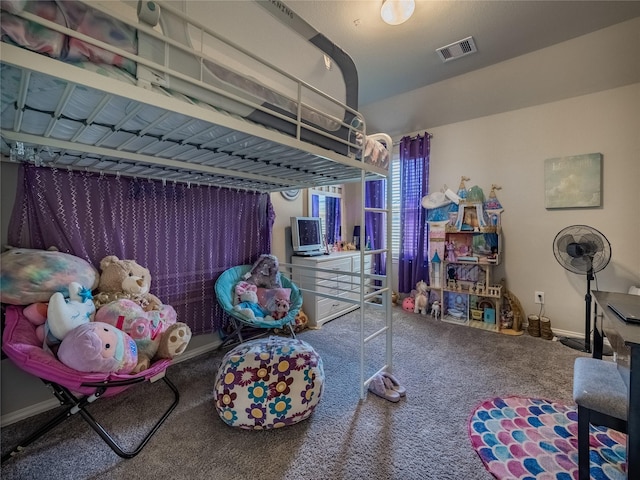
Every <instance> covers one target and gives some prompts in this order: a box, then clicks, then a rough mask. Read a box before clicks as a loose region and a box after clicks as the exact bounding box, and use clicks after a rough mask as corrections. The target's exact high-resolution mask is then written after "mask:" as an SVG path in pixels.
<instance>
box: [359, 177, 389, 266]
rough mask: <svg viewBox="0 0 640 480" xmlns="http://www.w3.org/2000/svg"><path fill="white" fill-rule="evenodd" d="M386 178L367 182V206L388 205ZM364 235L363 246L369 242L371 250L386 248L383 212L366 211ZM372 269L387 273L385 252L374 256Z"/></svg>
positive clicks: (379, 206)
mask: <svg viewBox="0 0 640 480" xmlns="http://www.w3.org/2000/svg"><path fill="white" fill-rule="evenodd" d="M386 184H387V182H386V181H385V180H372V181H368V182H366V183H365V193H364V205H365V207H367V208H385V207H386ZM364 225H365V227H364V237H363V238H362V239H361V240H360V244H361V245H362V248H364V247H365V246H366V245H367V244H368V245H369V248H371V250H378V249H381V248H385V246H386V243H385V237H386V236H385V230H384V229H385V221H384V218H383V214H382V213H375V212H365V214H364ZM371 260H372V271H373V273H375V274H377V275H385V274H386V273H387V267H386V263H385V261H386V257H385V255H384V254H376V255H373V257H372V259H371Z"/></svg>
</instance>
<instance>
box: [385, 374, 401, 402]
mask: <svg viewBox="0 0 640 480" xmlns="http://www.w3.org/2000/svg"><path fill="white" fill-rule="evenodd" d="M381 375H382V376H384V377H385V378H386V379H388V380H389V384H391V388H393V389H394V390H395V391H396V392H397V393H398V395H400V396H401V397H404V396H405V395H406V394H407V389H406V388H404V387H403V386H402V385H400V382H399V381H398V379H397V378H396V377H394V376H393V375H391V374H390V373H389V372H382V374H381Z"/></svg>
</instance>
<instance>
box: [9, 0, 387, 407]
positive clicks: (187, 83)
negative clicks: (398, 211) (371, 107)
mask: <svg viewBox="0 0 640 480" xmlns="http://www.w3.org/2000/svg"><path fill="white" fill-rule="evenodd" d="M116 3H119V2H83V1H78V2H2V8H3V12H2V17H1V19H2V41H3V43H2V55H1V65H0V68H1V71H0V73H1V79H0V80H1V82H2V86H3V88H2V92H1V96H0V101H1V103H0V123H1V125H2V131H1V135H2V143H1V145H0V147H1V150H2V154H3V161H16V162H29V163H34V164H36V165H41V166H46V167H52V168H65V169H71V170H83V171H87V172H99V173H100V174H115V175H126V176H133V177H140V178H148V179H153V180H160V181H162V182H181V183H187V184H196V185H204V186H206V185H210V186H217V187H227V188H232V189H240V190H247V191H257V192H279V191H286V190H290V189H304V188H310V187H317V186H326V185H335V184H342V183H351V182H361V184H362V188H363V191H364V187H365V184H366V182H368V181H370V180H376V179H385V178H387V177H388V176H389V157H390V155H389V149H390V148H391V145H392V143H391V139H390V137H389V136H388V135H386V134H373V135H372V134H369V133H368V132H367V130H366V122H365V119H364V118H363V117H362V115H361V114H360V113H359V112H358V111H357V72H356V69H355V66H354V65H353V62H352V61H351V59H350V58H349V57H348V55H347V54H346V53H345V52H344V51H343V50H342V49H340V48H339V47H337V46H336V45H334V44H333V43H332V42H330V40H328V39H327V38H326V37H325V36H324V35H322V34H320V33H318V32H317V31H315V29H313V27H311V26H310V25H309V24H307V23H306V22H305V21H304V20H302V19H301V18H300V17H298V16H297V15H296V14H295V13H294V12H293V11H292V10H291V9H289V8H288V7H286V6H285V5H284V4H283V3H282V2H270V1H259V0H258V1H256V2H255V5H257V6H258V10H262V11H264V12H263V13H264V14H265V15H266V18H268V19H269V20H266V19H265V20H264V21H265V22H266V21H269V22H272V21H274V19H275V20H277V22H278V23H279V24H280V28H283V27H282V23H284V24H285V25H286V26H287V27H289V30H292V31H294V33H295V34H296V37H298V38H301V39H302V40H303V42H302V43H304V44H306V45H307V48H308V46H309V45H311V46H312V47H313V48H314V49H315V50H319V51H320V52H321V56H319V57H318V58H322V59H323V60H324V62H325V64H326V65H327V67H328V66H329V65H330V64H331V65H334V64H335V65H338V68H336V69H335V70H336V71H338V72H340V74H341V75H342V80H341V81H338V84H339V85H338V87H337V88H336V92H335V93H334V92H332V94H327V93H324V92H323V91H322V90H320V89H319V88H317V87H315V86H314V85H312V83H311V80H312V78H309V79H308V80H302V79H301V78H300V77H298V76H296V75H292V74H290V73H288V72H287V71H285V70H283V68H282V67H279V66H276V65H275V64H272V63H270V62H269V61H266V60H264V58H263V57H264V55H263V54H262V53H259V54H257V53H254V52H252V51H249V50H247V49H245V48H243V47H242V46H240V45H238V44H236V43H233V42H230V41H228V40H226V39H224V38H223V37H222V36H221V35H219V34H218V33H217V32H216V31H214V30H213V29H211V28H209V27H207V26H205V25H204V24H203V23H200V22H199V21H197V20H195V19H194V18H190V17H189V16H188V15H187V14H185V13H184V12H183V11H181V10H180V9H179V8H175V3H176V2H171V4H168V3H166V4H165V3H162V2H139V4H138V9H137V17H138V18H137V19H127V18H125V17H123V16H122V15H120V13H119V12H116V11H115V10H113V8H115V7H114V5H115V4H116ZM242 3H246V2H242ZM214 5H215V4H214ZM183 7H184V3H183ZM261 21H262V20H261ZM285 30H286V28H285ZM45 40H46V41H45ZM292 56H295V55H292ZM331 62H335V63H331ZM327 69H329V68H327ZM335 96H338V97H340V98H336V97H335ZM388 190H389V189H388ZM390 206H391V201H390V192H389V191H388V192H387V205H386V207H385V208H383V209H373V210H372V211H374V210H375V212H376V213H381V214H383V215H384V214H385V213H386V215H387V217H388V218H389V219H390V215H389V210H390ZM365 210H366V209H365V208H364V207H363V209H362V216H361V219H362V220H361V221H362V224H364V215H365ZM388 223H389V224H390V220H389V222H388ZM390 228H391V227H390V225H388V226H387V229H386V232H387V235H388V238H390ZM389 251H390V246H389V245H388V244H387V247H386V248H385V249H381V250H379V251H370V252H364V251H363V252H362V255H361V256H362V257H363V258H362V259H361V262H362V265H364V256H365V255H377V254H384V253H385V252H389ZM386 258H387V268H386V272H387V276H390V272H391V263H390V255H386ZM284 268H287V267H286V266H285V267H284ZM365 277H368V275H367V274H366V273H364V272H362V273H361V274H360V275H359V276H358V277H357V278H355V279H354V280H353V283H354V285H359V286H360V288H359V290H358V291H359V294H358V295H356V296H355V297H354V299H352V300H351V301H354V302H358V303H360V304H361V306H364V304H365V303H370V302H369V301H370V300H371V299H372V298H374V297H378V299H379V300H380V301H379V302H378V303H379V304H381V305H383V306H384V308H385V309H386V318H387V320H386V324H385V327H384V328H383V329H382V330H381V331H380V332H379V333H376V334H375V335H376V336H377V335H383V336H384V337H385V338H386V339H387V353H386V355H385V362H386V364H385V366H383V367H382V369H390V368H391V350H390V343H391V331H392V329H391V301H390V298H391V292H390V289H389V288H388V285H387V283H386V278H385V277H384V276H376V277H375V278H374V279H373V280H376V282H373V281H372V278H365ZM365 284H366V285H369V287H367V288H365ZM374 284H375V285H376V287H375V288H371V286H372V285H374ZM364 310H365V309H364V308H361V309H360V311H361V312H362V313H361V322H364V321H365V318H364V315H365V314H364ZM362 332H364V330H363V329H362ZM365 340H366V339H365V337H364V333H362V341H363V350H364V342H365ZM382 369H381V370H382ZM362 370H363V372H364V369H362ZM363 372H361V379H362V382H361V396H362V397H364V394H365V391H366V386H367V384H368V381H369V380H368V379H365V378H364V373H363ZM376 373H377V372H376Z"/></svg>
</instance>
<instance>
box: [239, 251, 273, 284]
mask: <svg viewBox="0 0 640 480" xmlns="http://www.w3.org/2000/svg"><path fill="white" fill-rule="evenodd" d="M278 268H279V264H278V257H276V256H275V255H269V254H263V255H260V257H259V258H258V260H256V262H255V263H254V264H253V267H251V270H249V271H248V272H247V273H245V274H244V276H243V279H244V280H246V281H247V282H248V283H250V284H252V285H255V286H256V287H261V288H280V287H282V283H281V282H280V272H279V271H278Z"/></svg>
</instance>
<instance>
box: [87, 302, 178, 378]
mask: <svg viewBox="0 0 640 480" xmlns="http://www.w3.org/2000/svg"><path fill="white" fill-rule="evenodd" d="M95 321H96V322H103V323H106V324H109V325H112V326H114V327H116V328H118V329H119V330H122V331H123V332H125V333H127V334H128V335H129V336H130V337H131V338H132V339H133V340H134V341H135V343H136V345H137V347H138V362H137V365H136V367H135V368H134V370H133V372H134V373H138V372H141V371H143V370H146V369H147V368H149V366H150V365H151V363H152V362H153V360H155V359H157V358H173V357H174V356H176V355H179V354H181V353H183V352H184V351H185V349H186V348H187V345H188V344H189V341H190V340H191V330H190V329H189V327H188V326H187V325H186V324H185V323H182V322H176V311H175V310H174V309H173V307H172V306H171V305H162V306H161V309H160V310H151V311H149V312H145V311H144V310H143V309H142V307H141V306H140V305H138V304H137V303H136V302H134V301H133V300H129V299H127V298H121V299H119V300H115V301H113V302H111V303H108V304H107V305H104V306H102V307H100V308H99V309H98V311H97V312H96V317H95ZM159 352H160V353H159Z"/></svg>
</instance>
